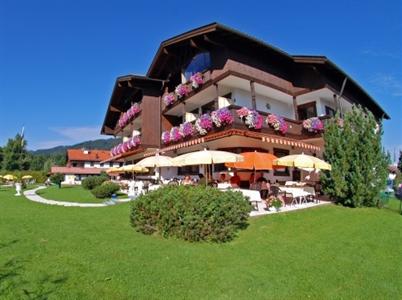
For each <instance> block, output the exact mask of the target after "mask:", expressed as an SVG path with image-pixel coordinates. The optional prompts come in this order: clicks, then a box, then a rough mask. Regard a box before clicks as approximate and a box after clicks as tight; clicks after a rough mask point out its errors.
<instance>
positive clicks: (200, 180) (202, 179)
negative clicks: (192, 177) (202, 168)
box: [198, 173, 207, 185]
mask: <svg viewBox="0 0 402 300" xmlns="http://www.w3.org/2000/svg"><path fill="white" fill-rule="evenodd" d="M198 177H199V178H200V179H199V180H198V185H206V184H207V179H206V178H205V176H204V174H201V173H200V174H198Z"/></svg>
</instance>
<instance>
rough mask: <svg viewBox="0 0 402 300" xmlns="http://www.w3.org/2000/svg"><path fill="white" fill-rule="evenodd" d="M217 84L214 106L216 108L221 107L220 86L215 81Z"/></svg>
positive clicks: (215, 84)
mask: <svg viewBox="0 0 402 300" xmlns="http://www.w3.org/2000/svg"><path fill="white" fill-rule="evenodd" d="M214 86H215V93H216V94H215V100H214V107H215V109H219V87H218V84H217V83H214Z"/></svg>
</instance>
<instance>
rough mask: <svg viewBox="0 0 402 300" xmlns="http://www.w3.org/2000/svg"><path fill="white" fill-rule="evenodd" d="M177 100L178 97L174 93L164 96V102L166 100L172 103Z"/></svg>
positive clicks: (167, 103) (168, 103)
mask: <svg viewBox="0 0 402 300" xmlns="http://www.w3.org/2000/svg"><path fill="white" fill-rule="evenodd" d="M175 101H176V97H175V95H174V94H173V93H169V94H166V95H165V96H163V102H165V104H166V105H171V104H172V103H173V102H175Z"/></svg>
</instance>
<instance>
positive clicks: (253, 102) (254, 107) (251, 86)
mask: <svg viewBox="0 0 402 300" xmlns="http://www.w3.org/2000/svg"><path fill="white" fill-rule="evenodd" d="M250 92H251V107H252V108H253V109H254V110H256V109H257V102H256V100H255V86H254V81H250Z"/></svg>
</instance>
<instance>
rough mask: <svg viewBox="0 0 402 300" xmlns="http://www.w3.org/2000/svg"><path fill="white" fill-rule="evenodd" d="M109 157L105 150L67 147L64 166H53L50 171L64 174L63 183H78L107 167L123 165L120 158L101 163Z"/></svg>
mask: <svg viewBox="0 0 402 300" xmlns="http://www.w3.org/2000/svg"><path fill="white" fill-rule="evenodd" d="M109 157H110V155H109V151H107V150H86V149H68V150H67V164H66V166H64V167H61V166H53V167H52V169H51V173H52V174H55V173H60V174H64V181H63V184H80V183H81V180H82V179H84V178H85V177H87V176H91V175H99V174H101V172H102V171H106V170H107V169H108V168H111V167H120V166H122V165H123V160H122V159H116V160H110V161H108V162H106V163H103V161H104V160H108V159H109Z"/></svg>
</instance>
